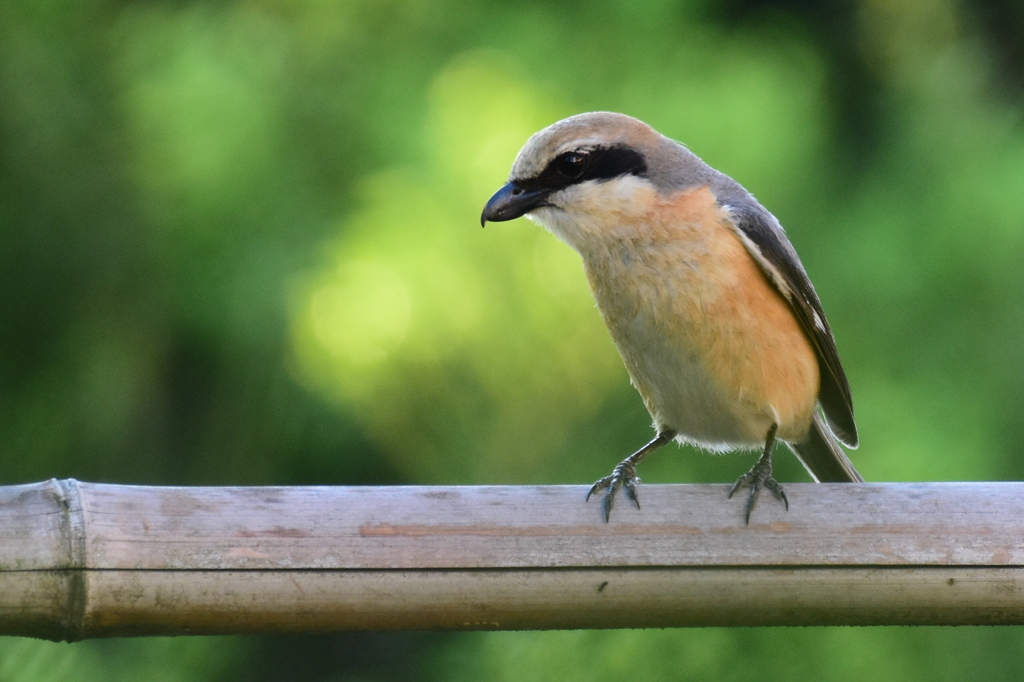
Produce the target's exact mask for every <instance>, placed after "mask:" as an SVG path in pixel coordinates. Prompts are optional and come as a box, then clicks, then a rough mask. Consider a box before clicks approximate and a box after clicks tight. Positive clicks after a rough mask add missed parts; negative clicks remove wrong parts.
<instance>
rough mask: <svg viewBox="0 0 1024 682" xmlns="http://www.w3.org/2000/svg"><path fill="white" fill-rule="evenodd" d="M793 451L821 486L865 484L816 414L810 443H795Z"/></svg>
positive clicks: (792, 445)
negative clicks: (825, 484)
mask: <svg viewBox="0 0 1024 682" xmlns="http://www.w3.org/2000/svg"><path fill="white" fill-rule="evenodd" d="M790 448H791V449H792V450H793V454H795V455H796V456H797V459H799V460H800V462H801V463H802V464H803V465H804V466H805V467H807V471H809V472H810V473H811V476H812V477H813V478H814V480H816V481H819V482H820V483H863V482H864V478H863V477H862V476H861V475H860V474H859V473H857V470H856V469H855V468H854V467H853V462H851V461H850V459H849V458H848V457H847V456H846V453H845V452H843V449H842V448H841V447H840V446H839V442H838V441H836V437H835V436H833V435H832V432H831V431H829V430H828V426H826V425H825V422H824V421H823V420H822V418H821V415H820V414H818V413H815V414H814V424H813V425H812V426H811V434H810V436H808V437H807V440H806V441H804V442H803V443H792V444H790Z"/></svg>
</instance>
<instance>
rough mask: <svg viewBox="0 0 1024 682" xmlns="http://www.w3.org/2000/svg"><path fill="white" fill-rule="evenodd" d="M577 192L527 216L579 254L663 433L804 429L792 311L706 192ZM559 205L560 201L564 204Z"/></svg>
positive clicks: (814, 376)
mask: <svg viewBox="0 0 1024 682" xmlns="http://www.w3.org/2000/svg"><path fill="white" fill-rule="evenodd" d="M595 189H598V188H596V187H591V188H588V187H586V186H582V187H580V188H579V189H577V190H575V191H577V195H576V196H573V197H570V199H571V206H572V211H564V210H561V209H559V208H554V207H553V208H544V209H540V210H538V211H535V215H536V219H537V220H538V222H541V223H542V224H543V225H544V226H545V227H547V228H548V229H549V230H550V231H551V232H553V233H554V234H555V235H556V236H558V237H559V238H561V239H562V240H564V241H565V242H567V243H568V244H569V245H570V246H572V247H573V248H574V249H575V250H576V251H578V252H579V253H580V255H581V257H582V258H583V263H584V267H585V269H586V272H587V278H588V280H589V282H590V286H591V289H592V291H593V293H594V298H595V299H596V301H597V304H598V308H599V309H600V311H601V315H602V316H603V318H604V320H605V323H606V324H607V326H608V329H609V331H610V333H611V335H612V338H613V339H614V341H615V344H616V346H617V347H618V349H619V353H620V354H621V355H622V359H623V360H624V362H625V364H626V367H627V369H628V370H629V373H630V376H631V377H632V380H633V383H634V385H635V386H636V388H637V389H638V390H639V392H640V394H641V396H643V399H644V403H645V404H646V405H647V408H648V410H649V411H650V412H651V415H652V416H653V417H654V419H655V422H656V423H657V425H658V426H659V427H660V428H671V429H674V430H675V431H677V432H679V433H683V434H686V435H687V437H688V438H689V439H690V440H692V441H693V442H696V443H698V444H700V445H703V446H705V447H709V448H712V449H723V450H724V449H728V448H731V447H736V446H751V447H754V446H757V445H759V444H763V441H764V436H765V434H766V433H767V431H768V428H769V427H770V426H771V424H772V423H773V422H775V423H778V424H779V437H780V438H782V439H783V440H791V441H799V440H801V439H802V438H803V436H804V435H805V434H806V433H807V430H808V428H809V426H810V422H811V418H812V415H813V412H814V408H815V402H816V399H817V395H818V381H819V375H818V371H819V370H818V363H817V359H816V356H815V354H814V351H813V349H812V348H811V346H810V343H809V342H808V340H807V337H806V335H805V334H804V332H803V330H802V329H801V328H800V325H799V323H798V322H797V320H796V319H795V318H794V317H793V313H792V311H791V309H790V307H789V304H788V303H787V302H786V301H785V300H784V299H783V297H782V296H781V295H780V294H779V292H778V291H777V290H776V288H775V287H773V286H772V284H771V283H770V282H769V281H768V279H767V277H766V276H765V274H764V272H763V271H762V269H761V268H760V267H759V266H758V264H757V262H755V260H754V258H753V257H752V256H751V254H750V253H749V251H748V248H749V247H748V246H746V245H745V243H744V241H743V240H741V238H740V236H739V235H738V234H737V230H736V228H735V225H734V224H733V223H732V221H731V219H730V217H729V215H728V213H726V212H725V211H723V210H722V208H721V207H720V206H719V204H718V201H717V200H716V198H715V196H714V194H713V193H712V192H711V191H710V189H708V188H707V187H697V188H693V189H689V190H684V191H681V192H677V193H676V194H673V195H670V196H667V197H666V196H663V195H661V194H659V193H658V192H657V191H656V190H655V189H654V188H653V187H652V186H651V185H650V184H649V183H648V182H647V181H646V180H644V179H643V178H637V177H634V176H627V177H623V178H617V179H615V180H612V181H609V182H606V183H602V186H601V187H600V188H599V189H600V191H594V190H595ZM567 203H568V202H567Z"/></svg>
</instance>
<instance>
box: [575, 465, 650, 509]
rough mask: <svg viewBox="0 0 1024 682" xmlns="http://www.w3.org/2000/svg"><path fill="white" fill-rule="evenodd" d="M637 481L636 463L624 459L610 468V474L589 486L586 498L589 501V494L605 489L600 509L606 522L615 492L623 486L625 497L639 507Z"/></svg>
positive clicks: (638, 481)
mask: <svg viewBox="0 0 1024 682" xmlns="http://www.w3.org/2000/svg"><path fill="white" fill-rule="evenodd" d="M639 483H640V478H639V477H637V475H636V464H634V463H633V462H632V461H630V459H626V460H625V461H623V462H621V463H620V464H619V465H618V466H616V467H615V468H614V469H612V473H611V475H610V476H605V477H604V478H602V479H601V480H599V481H598V482H597V483H595V484H594V485H593V486H591V487H590V491H589V492H588V493H587V500H588V501H589V500H590V496H591V495H593V494H594V493H597V492H600V491H602V490H607V492H605V494H604V500H603V501H602V502H601V509H602V510H603V512H604V522H605V523H608V521H609V520H610V519H611V516H612V505H613V504H615V493H617V492H619V488H625V490H626V497H628V498H629V499H630V501H631V502H632V503H633V504H635V505H636V508H637V509H639V508H640V498H639V497H638V496H637V492H636V487H637V485H638V484H639Z"/></svg>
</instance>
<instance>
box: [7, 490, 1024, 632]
mask: <svg viewBox="0 0 1024 682" xmlns="http://www.w3.org/2000/svg"><path fill="white" fill-rule="evenodd" d="M585 490H586V487H584V486H542V487H366V488H361V487H293V488H269V487H268V488H169V487H143V486H117V485H103V484H90V483H79V482H77V481H74V480H62V481H56V480H53V481H48V482H45V483H37V484H31V485H20V486H8V487H0V634H7V635H25V636H34V637H43V638H47V639H56V640H77V639H82V638H88V637H109V636H121V635H158V634H159V635H173V634H226V633H251V632H284V631H290V632H297V631H307V632H308V631H326V630H398V629H531V628H598V627H602V628H603V627H670V626H691V625H823V624H860V625H869V624H1000V623H1024V532H1022V531H1024V528H1022V521H1021V516H1022V515H1021V511H1022V506H1024V503H1022V500H1024V484H1021V483H945V484H943V483H932V484H863V485H861V484H826V485H816V484H790V485H788V486H787V488H786V490H787V493H788V494H789V499H790V511H789V512H788V513H787V512H786V511H785V510H784V509H783V508H782V506H781V505H779V504H777V503H775V501H774V500H771V499H765V500H763V501H762V503H761V505H760V506H759V507H758V509H757V510H756V511H755V513H754V515H753V518H752V519H751V523H750V525H749V526H748V525H744V523H743V511H742V501H736V500H731V501H730V500H727V499H726V498H725V493H726V490H727V486H724V485H646V486H644V487H643V488H642V490H641V495H642V500H643V504H644V507H643V509H642V510H636V509H634V508H632V507H630V506H628V505H627V504H626V503H625V502H620V504H619V505H618V506H617V507H616V509H615V513H614V514H613V516H612V520H611V523H608V524H606V523H604V522H603V521H602V519H601V516H600V511H599V504H597V503H595V502H593V501H592V502H591V503H590V504H586V503H584V501H583V495H584V492H585Z"/></svg>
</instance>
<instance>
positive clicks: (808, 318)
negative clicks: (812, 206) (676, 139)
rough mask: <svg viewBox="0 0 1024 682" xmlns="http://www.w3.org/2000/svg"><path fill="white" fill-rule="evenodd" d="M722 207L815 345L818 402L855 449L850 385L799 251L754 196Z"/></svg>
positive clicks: (835, 430) (831, 424)
mask: <svg viewBox="0 0 1024 682" xmlns="http://www.w3.org/2000/svg"><path fill="white" fill-rule="evenodd" d="M723 208H724V209H725V210H726V211H727V212H728V213H729V215H730V216H731V217H732V219H733V222H734V223H735V224H736V227H737V228H738V229H739V230H740V232H741V233H742V236H744V237H745V238H746V240H745V241H746V242H747V243H746V246H747V248H748V250H750V251H751V255H752V256H754V260H756V261H757V262H758V264H759V265H760V266H761V269H762V270H764V271H765V275H767V277H768V279H769V280H770V281H771V282H772V283H773V284H774V285H775V287H776V288H777V289H779V291H780V293H782V295H783V297H785V298H786V300H788V301H789V304H790V306H791V307H792V309H793V313H794V314H795V315H796V319H797V320H798V321H799V322H800V325H801V326H802V327H803V329H804V331H805V332H806V333H807V337H808V338H809V339H810V340H811V343H812V345H813V346H814V350H815V352H816V353H817V355H818V365H819V367H820V368H821V388H820V389H819V395H818V402H819V403H820V404H821V409H822V411H823V412H824V413H825V419H826V420H827V421H828V425H829V427H830V428H831V430H832V432H833V433H834V434H835V435H836V437H837V438H839V440H840V441H842V443H843V444H844V445H846V446H847V447H850V448H856V447H857V443H858V438H857V425H856V424H855V423H854V421H853V399H852V397H851V396H850V384H849V382H848V381H847V380H846V373H845V372H844V371H843V365H842V364H841V363H840V362H839V353H838V352H837V351H836V342H835V338H833V336H832V329H831V328H830V327H829V326H828V320H827V319H825V311H824V310H822V308H821V301H819V300H818V294H817V293H815V291H814V286H813V285H812V284H811V280H810V279H809V278H808V277H807V273H806V272H804V268H803V265H802V264H801V263H800V258H799V257H798V256H797V255H796V250H795V249H794V248H793V245H792V244H790V243H789V240H788V239H787V238H786V234H785V232H783V230H782V226H781V225H779V222H778V221H777V220H776V219H775V216H773V215H772V214H771V213H769V212H768V210H767V209H765V208H764V207H763V206H761V205H760V204H758V203H757V202H756V201H755V200H754V199H753V198H752V197H751V198H750V199H749V201H743V202H736V203H731V202H729V203H723Z"/></svg>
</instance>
